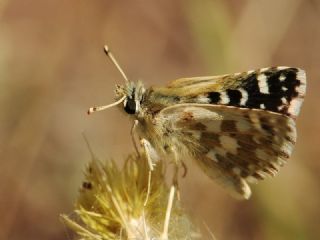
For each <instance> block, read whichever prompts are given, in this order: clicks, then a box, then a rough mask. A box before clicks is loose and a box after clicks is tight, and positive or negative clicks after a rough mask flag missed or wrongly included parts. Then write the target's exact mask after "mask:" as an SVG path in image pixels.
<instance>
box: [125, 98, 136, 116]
mask: <svg viewBox="0 0 320 240" xmlns="http://www.w3.org/2000/svg"><path fill="white" fill-rule="evenodd" d="M124 110H125V111H126V112H127V113H128V114H135V113H136V110H137V107H136V101H135V100H134V99H132V98H128V99H127V101H125V104H124Z"/></svg>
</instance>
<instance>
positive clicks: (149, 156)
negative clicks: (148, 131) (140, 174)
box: [141, 138, 155, 206]
mask: <svg viewBox="0 0 320 240" xmlns="http://www.w3.org/2000/svg"><path fill="white" fill-rule="evenodd" d="M141 145H142V146H143V148H144V152H145V155H146V158H147V161H148V165H149V173H148V188H147V196H146V199H145V201H144V206H146V205H147V203H148V200H149V195H150V190H151V176H152V175H151V173H152V171H153V169H154V168H153V165H154V163H153V162H152V156H155V150H154V149H153V148H152V146H151V144H150V142H149V141H148V140H146V139H144V138H142V139H141Z"/></svg>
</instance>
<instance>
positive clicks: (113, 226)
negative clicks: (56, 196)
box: [62, 155, 199, 240]
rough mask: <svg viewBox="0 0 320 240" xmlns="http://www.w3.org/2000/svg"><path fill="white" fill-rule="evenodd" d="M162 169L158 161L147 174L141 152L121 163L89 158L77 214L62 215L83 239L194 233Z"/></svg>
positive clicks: (190, 236)
mask: <svg viewBox="0 0 320 240" xmlns="http://www.w3.org/2000/svg"><path fill="white" fill-rule="evenodd" d="M163 172H164V166H163V164H162V161H160V162H159V163H158V164H157V167H156V168H155V169H154V171H152V172H151V173H152V174H150V172H149V167H148V163H147V159H146V157H145V156H136V155H130V156H129V157H128V158H127V159H126V161H125V164H124V166H123V168H122V169H119V168H118V167H117V165H116V164H115V162H114V161H108V162H106V163H104V164H102V163H101V162H99V161H98V160H96V159H95V158H94V159H93V160H92V161H91V162H90V164H89V166H88V167H87V169H86V171H85V181H84V182H83V184H82V187H81V189H80V194H79V197H78V200H77V202H76V210H75V212H76V213H77V215H78V216H79V218H80V219H79V220H77V221H76V220H71V219H70V217H68V216H66V215H62V219H63V221H64V222H65V223H66V224H67V225H68V226H69V227H70V228H72V229H73V230H74V231H75V232H76V233H77V234H78V235H79V236H81V239H85V240H103V239H196V238H198V237H199V234H197V233H196V232H195V231H194V229H195V228H194V227H193V226H192V224H191V222H190V220H189V219H188V218H187V216H186V214H184V212H183V210H182V208H181V207H180V205H179V202H178V201H177V200H176V198H175V188H174V187H171V189H169V188H168V186H167V185H166V183H165V179H164V175H163Z"/></svg>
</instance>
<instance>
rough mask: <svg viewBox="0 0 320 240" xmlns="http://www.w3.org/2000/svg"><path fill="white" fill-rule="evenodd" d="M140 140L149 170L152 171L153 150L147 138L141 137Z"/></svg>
mask: <svg viewBox="0 0 320 240" xmlns="http://www.w3.org/2000/svg"><path fill="white" fill-rule="evenodd" d="M140 141H141V145H142V146H143V148H144V151H145V154H146V157H147V160H148V165H149V169H150V171H153V166H154V163H153V162H152V155H153V154H154V151H155V150H154V149H153V148H152V146H151V144H150V142H149V141H148V140H147V139H145V138H142V139H141V140H140Z"/></svg>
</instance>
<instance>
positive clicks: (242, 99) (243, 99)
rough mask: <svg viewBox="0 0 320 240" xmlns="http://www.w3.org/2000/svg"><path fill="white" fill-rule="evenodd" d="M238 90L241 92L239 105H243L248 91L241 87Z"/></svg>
mask: <svg viewBox="0 0 320 240" xmlns="http://www.w3.org/2000/svg"><path fill="white" fill-rule="evenodd" d="M238 90H239V92H240V93H241V99H240V105H241V106H245V105H246V103H247V101H248V92H247V91H246V90H244V89H243V88H239V89H238Z"/></svg>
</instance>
